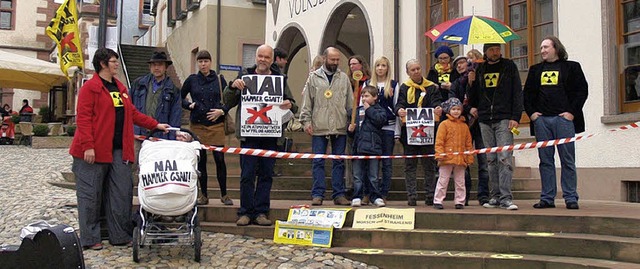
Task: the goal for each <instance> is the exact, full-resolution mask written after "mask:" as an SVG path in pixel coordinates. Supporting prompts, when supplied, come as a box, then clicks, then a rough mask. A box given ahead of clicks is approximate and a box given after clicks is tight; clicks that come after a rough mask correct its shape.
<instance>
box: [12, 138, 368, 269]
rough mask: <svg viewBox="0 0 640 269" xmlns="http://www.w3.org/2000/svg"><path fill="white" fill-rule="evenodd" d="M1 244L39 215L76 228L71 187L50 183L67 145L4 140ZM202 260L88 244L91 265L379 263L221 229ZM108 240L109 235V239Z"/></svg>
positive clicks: (183, 251)
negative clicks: (135, 255)
mask: <svg viewBox="0 0 640 269" xmlns="http://www.w3.org/2000/svg"><path fill="white" fill-rule="evenodd" d="M0 152H1V153H0V154H1V155H2V157H3V161H2V162H0V173H1V174H2V178H1V179H0V190H1V191H0V244H9V245H19V244H20V242H21V240H20V238H19V235H20V229H21V228H22V227H24V226H26V225H28V224H29V223H32V222H34V221H37V220H46V221H48V222H49V223H52V224H67V225H69V226H72V227H74V228H76V229H77V228H78V222H77V214H76V208H75V207H71V206H68V205H69V204H74V203H75V200H76V197H75V192H74V191H73V190H68V189H63V188H58V187H54V186H51V185H50V184H48V183H47V181H49V180H63V179H62V176H61V174H60V172H66V171H70V170H71V161H72V159H71V157H70V156H69V154H68V153H67V149H32V148H29V147H24V146H0ZM202 240H203V246H202V261H201V262H200V263H196V262H194V261H193V248H192V247H187V246H162V247H160V246H154V247H153V248H151V249H149V248H148V247H145V248H142V249H141V250H140V259H141V262H140V263H139V264H136V263H134V262H133V261H132V256H131V255H132V254H131V253H132V249H131V247H116V246H110V245H108V244H107V245H106V248H105V249H103V250H101V251H93V250H85V251H84V258H85V264H86V266H87V268H258V269H259V268H296V269H297V268H376V267H372V266H367V265H366V264H364V263H361V262H357V261H352V260H349V259H346V258H343V257H341V256H334V255H333V254H330V253H325V252H323V251H322V249H320V248H308V247H300V246H291V245H277V244H274V243H273V241H271V240H264V239H256V238H252V237H247V236H238V235H231V234H221V233H210V232H203V233H202ZM105 242H106V241H105Z"/></svg>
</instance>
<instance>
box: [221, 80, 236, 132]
mask: <svg viewBox="0 0 640 269" xmlns="http://www.w3.org/2000/svg"><path fill="white" fill-rule="evenodd" d="M218 89H220V103H221V104H222V105H224V102H223V101H222V100H223V98H222V80H221V79H220V75H218ZM235 132H236V121H235V119H234V118H233V117H232V116H231V114H229V113H226V114H224V134H225V135H231V134H234V133H235Z"/></svg>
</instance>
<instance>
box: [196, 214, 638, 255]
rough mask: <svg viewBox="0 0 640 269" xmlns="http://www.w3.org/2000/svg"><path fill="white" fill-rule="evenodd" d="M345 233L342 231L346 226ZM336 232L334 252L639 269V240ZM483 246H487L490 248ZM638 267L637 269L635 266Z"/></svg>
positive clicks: (216, 226) (253, 230)
mask: <svg viewBox="0 0 640 269" xmlns="http://www.w3.org/2000/svg"><path fill="white" fill-rule="evenodd" d="M202 227H203V230H207V231H209V230H210V231H212V232H222V233H232V234H238V233H242V234H245V235H249V236H252V237H258V238H265V239H272V238H273V233H274V229H275V228H274V227H273V226H272V227H261V226H251V227H250V229H249V230H247V229H245V228H246V227H238V226H235V225H234V224H233V223H221V222H204V223H202ZM345 227H346V226H345ZM345 227H343V228H341V229H335V230H334V232H333V238H332V248H331V249H329V250H328V251H329V252H332V249H333V248H334V247H337V248H339V247H348V248H361V249H370V248H376V249H380V248H381V249H404V250H411V249H413V250H418V249H419V250H423V249H437V250H440V251H455V252H494V253H508V254H511V255H513V254H518V255H530V254H533V255H554V256H564V257H574V258H588V259H601V260H609V261H616V262H626V263H640V240H638V239H637V238H627V237H616V236H604V235H589V234H568V233H559V234H556V233H531V232H523V231H509V232H500V231H481V230H433V229H414V230H384V229H353V228H345ZM487 242H491V243H490V244H488V243H487ZM639 265H640V264H639Z"/></svg>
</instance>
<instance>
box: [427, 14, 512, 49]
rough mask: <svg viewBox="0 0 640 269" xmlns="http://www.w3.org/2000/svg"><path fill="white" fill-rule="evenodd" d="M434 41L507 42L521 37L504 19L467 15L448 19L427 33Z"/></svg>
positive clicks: (459, 42) (467, 42) (465, 42)
mask: <svg viewBox="0 0 640 269" xmlns="http://www.w3.org/2000/svg"><path fill="white" fill-rule="evenodd" d="M425 35H426V36H428V37H429V38H431V40H433V42H448V43H458V44H484V43H507V42H509V41H511V40H516V39H520V36H518V35H517V34H516V33H515V32H514V31H513V29H511V28H510V27H509V26H507V25H506V24H504V23H503V22H502V21H500V20H497V19H494V18H490V17H484V16H466V17H461V18H457V19H453V20H448V21H446V22H443V23H441V24H438V25H436V27H433V28H431V30H429V31H427V32H426V33H425Z"/></svg>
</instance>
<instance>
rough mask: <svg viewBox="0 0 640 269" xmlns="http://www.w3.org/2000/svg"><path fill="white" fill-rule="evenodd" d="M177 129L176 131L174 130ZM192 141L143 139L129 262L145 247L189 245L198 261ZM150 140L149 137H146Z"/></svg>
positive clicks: (195, 162)
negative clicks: (131, 256)
mask: <svg viewBox="0 0 640 269" xmlns="http://www.w3.org/2000/svg"><path fill="white" fill-rule="evenodd" d="M176 129H177V128H176ZM180 131H182V132H186V133H188V134H190V135H191V137H193V141H192V142H181V141H175V140H159V141H151V140H145V141H144V142H142V147H141V149H140V154H139V162H140V164H139V165H140V172H139V181H138V199H139V201H140V210H139V212H138V214H136V216H135V220H134V221H135V224H136V227H135V228H134V230H133V242H132V245H133V261H135V262H139V257H138V256H139V251H140V248H143V247H144V246H145V245H172V246H175V245H191V246H193V247H194V250H195V253H194V260H195V261H196V262H200V252H201V248H202V241H201V228H200V224H199V222H198V217H197V215H198V207H197V206H196V199H197V197H198V187H197V186H198V185H197V182H198V172H197V171H198V170H197V165H198V158H199V156H200V155H199V153H200V149H201V145H200V143H199V142H198V141H197V138H196V137H195V136H194V135H193V134H192V133H191V132H190V131H188V130H185V129H180ZM149 136H150V137H151V135H149Z"/></svg>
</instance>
